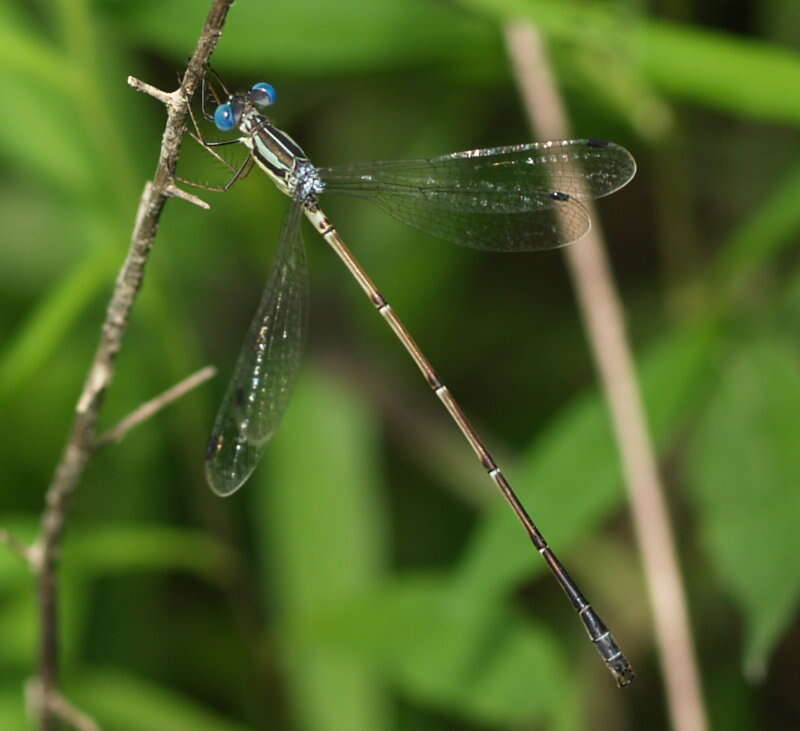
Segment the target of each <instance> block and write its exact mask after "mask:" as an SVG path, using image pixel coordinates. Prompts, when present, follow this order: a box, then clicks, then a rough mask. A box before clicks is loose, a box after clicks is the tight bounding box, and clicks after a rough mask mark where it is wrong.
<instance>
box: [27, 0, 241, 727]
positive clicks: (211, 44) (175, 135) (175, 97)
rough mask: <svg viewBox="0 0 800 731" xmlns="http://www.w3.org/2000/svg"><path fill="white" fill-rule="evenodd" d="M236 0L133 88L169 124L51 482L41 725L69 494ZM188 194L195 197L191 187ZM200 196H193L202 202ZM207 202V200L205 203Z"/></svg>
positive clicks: (92, 438)
mask: <svg viewBox="0 0 800 731" xmlns="http://www.w3.org/2000/svg"><path fill="white" fill-rule="evenodd" d="M232 3H233V0H213V2H212V4H211V9H210V11H209V14H208V17H207V18H206V22H205V25H204V26H203V30H202V32H201V34H200V37H199V39H198V42H197V46H196V48H195V51H194V53H193V55H192V57H191V59H190V60H189V64H188V66H187V68H186V72H185V73H184V75H183V79H182V80H181V84H180V87H179V88H178V89H177V90H176V91H175V92H172V93H167V92H163V91H160V90H156V89H154V88H153V87H151V86H149V85H148V84H144V83H143V82H136V81H135V80H134V81H133V82H131V81H130V80H129V83H132V85H133V86H134V88H137V89H140V90H142V91H145V92H147V93H149V94H151V95H152V96H155V97H156V98H157V99H159V100H160V101H161V102H162V103H164V104H165V105H166V107H167V123H166V125H165V127H164V134H163V136H162V140H161V152H160V155H159V159H158V165H157V166H156V171H155V175H154V177H153V180H152V182H148V183H147V184H146V185H145V188H144V192H143V193H142V197H141V200H140V202H139V209H138V212H137V214H136V221H135V224H134V228H133V233H132V237H131V244H130V248H129V250H128V255H127V257H126V259H125V262H124V263H123V265H122V268H121V269H120V271H119V273H118V275H117V280H116V284H115V286H114V290H113V292H112V295H111V300H110V302H109V304H108V308H107V310H106V317H105V321H104V322H103V325H102V329H101V336H100V343H99V345H98V348H97V351H96V353H95V356H94V359H93V360H92V364H91V366H90V368H89V372H88V375H87V377H86V381H85V383H84V386H83V390H82V391H81V394H80V397H79V398H78V404H77V407H76V414H75V419H74V421H73V424H72V428H71V431H70V434H69V437H68V439H67V443H66V447H65V448H64V452H63V454H62V456H61V460H60V462H59V464H58V466H57V467H56V470H55V474H54V476H53V479H52V481H51V483H50V486H49V487H48V489H47V494H46V497H45V508H44V512H43V515H42V524H41V533H40V537H39V542H38V546H39V548H40V550H41V575H40V580H39V606H40V610H39V611H40V627H41V644H40V654H39V680H40V682H41V693H42V698H43V699H44V701H43V703H42V713H41V716H40V729H41V730H42V731H48V730H50V729H52V728H53V722H52V718H53V715H54V714H53V708H52V705H51V703H50V699H51V698H54V697H56V693H57V681H58V678H57V675H58V583H57V578H58V556H59V548H60V545H61V538H62V534H63V531H64V523H65V520H66V516H67V509H68V505H69V501H70V498H71V497H72V495H73V493H74V492H75V490H76V489H77V487H78V485H79V483H80V480H81V478H82V476H83V473H84V470H85V469H86V466H87V464H88V463H89V461H90V459H91V458H92V455H93V454H94V452H95V450H96V448H97V422H98V418H99V414H100V408H101V406H102V402H103V397H104V395H105V392H106V390H107V389H108V386H109V384H110V383H111V380H112V378H113V376H114V371H115V369H116V358H117V355H118V354H119V351H120V349H121V347H122V341H123V338H124V335H125V332H126V330H127V326H128V320H129V318H130V314H131V310H132V308H133V305H134V303H135V301H136V296H137V294H138V292H139V289H140V288H141V286H142V281H143V278H144V272H145V266H146V264H147V260H148V257H149V254H150V250H151V248H152V246H153V241H154V239H155V236H156V231H157V229H158V222H159V219H160V217H161V212H162V210H163V208H164V204H165V202H166V200H167V198H168V197H170V196H175V195H176V190H177V189H176V188H175V186H174V182H173V180H174V176H175V169H176V166H177V163H178V156H179V149H180V144H181V140H182V138H183V135H184V133H185V131H186V119H187V114H188V112H187V109H188V104H189V99H191V97H192V95H193V94H194V92H195V90H196V88H197V86H198V84H199V83H200V80H201V78H202V76H203V74H204V73H205V69H206V66H207V64H208V60H209V58H210V56H211V53H212V51H213V50H214V48H215V47H216V45H217V42H218V41H219V38H220V36H221V34H222V28H223V26H224V24H225V19H226V17H227V14H228V10H229V9H230V6H231V4H232ZM181 197H183V198H184V199H187V200H188V199H190V198H192V199H193V198H194V196H190V194H186V195H181ZM198 201H199V199H195V200H192V202H193V203H195V204H197V203H198ZM200 204H202V202H200Z"/></svg>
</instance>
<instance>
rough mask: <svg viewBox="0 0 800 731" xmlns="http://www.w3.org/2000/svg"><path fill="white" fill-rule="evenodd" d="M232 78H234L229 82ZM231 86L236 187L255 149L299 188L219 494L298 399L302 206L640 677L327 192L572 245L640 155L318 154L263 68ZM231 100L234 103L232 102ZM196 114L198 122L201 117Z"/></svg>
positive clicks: (219, 429) (244, 361)
mask: <svg viewBox="0 0 800 731" xmlns="http://www.w3.org/2000/svg"><path fill="white" fill-rule="evenodd" d="M220 84H221V82H220ZM222 89H223V91H224V97H225V99H224V101H223V97H221V96H220V95H218V94H216V93H214V97H215V99H216V101H217V106H216V109H215V111H214V113H213V115H211V114H208V113H206V112H205V103H206V95H205V87H204V89H203V92H202V93H203V107H204V114H205V116H206V118H207V119H209V120H213V122H214V123H215V125H216V126H217V128H218V129H219V130H221V131H223V132H229V131H234V130H238V133H239V136H237V137H235V138H233V139H225V140H217V141H207V140H205V139H203V137H202V135H201V134H200V130H199V128H197V136H198V140H199V141H200V142H201V144H203V145H204V146H205V147H206V148H207V149H209V150H210V151H211V152H212V154H215V156H216V157H218V159H220V160H221V159H222V158H219V156H218V155H216V153H214V150H213V148H215V147H219V146H221V145H228V144H237V143H241V144H243V145H244V146H245V147H246V148H247V149H248V151H249V154H248V156H247V158H246V159H245V161H244V163H243V164H242V165H241V166H240V167H239V168H238V169H236V170H235V172H234V175H233V177H232V178H231V180H230V181H229V182H228V184H227V185H225V186H224V188H223V190H227V189H229V188H230V187H231V185H233V183H234V182H235V181H236V180H238V179H240V178H241V177H243V176H244V175H246V174H247V173H248V172H249V171H250V169H251V168H252V166H253V164H254V163H255V164H256V165H258V167H260V168H261V169H262V170H263V171H264V172H265V173H266V174H267V175H268V176H269V178H271V179H272V181H273V182H274V183H275V185H276V186H277V187H278V189H279V190H281V191H282V192H283V193H285V194H286V195H287V196H288V197H289V198H290V199H291V203H290V204H289V208H288V211H287V212H286V214H285V217H284V220H283V225H282V229H281V234H280V240H279V243H278V248H277V253H276V254H275V259H274V262H273V265H272V270H271V271H270V274H269V277H268V279H267V284H266V288H265V290H264V294H263V297H262V299H261V302H260V304H259V306H258V310H257V311H256V314H255V317H254V319H253V322H252V324H251V326H250V329H249V331H248V334H247V338H246V339H245V342H244V345H243V347H242V351H241V354H240V355H239V359H238V361H237V363H236V366H235V370H234V374H233V378H232V379H231V382H230V385H229V386H228V389H227V392H226V394H225V396H224V399H223V401H222V405H221V406H220V409H219V413H218V414H217V417H216V420H215V422H214V427H213V432H212V435H211V438H210V440H209V444H208V451H207V455H206V476H207V478H208V481H209V484H210V485H211V488H212V489H213V490H214V492H216V493H217V494H218V495H230V494H231V493H233V492H235V491H236V490H238V489H239V488H240V487H241V486H242V485H243V484H244V482H245V481H246V480H247V479H248V477H249V476H250V475H251V473H252V472H253V470H254V469H255V467H256V464H257V463H258V461H259V459H260V457H261V454H262V452H263V450H264V446H265V445H266V443H267V442H268V441H269V440H270V438H271V437H272V435H273V434H274V432H275V430H276V429H277V427H278V424H279V422H280V420H281V417H282V415H283V413H284V411H285V410H286V407H287V405H288V403H289V397H290V394H291V391H292V387H293V385H294V382H295V379H296V376H297V373H298V370H299V366H300V356H301V351H302V346H303V341H304V331H305V324H306V310H307V299H308V274H307V269H306V257H305V249H304V246H303V240H302V237H301V232H300V223H301V219H302V216H303V215H305V217H306V218H307V219H308V220H309V221H310V222H311V224H312V225H313V226H314V228H315V229H316V230H317V232H318V233H319V234H320V235H321V236H322V238H323V239H324V240H325V241H326V242H327V244H328V245H329V246H330V247H331V248H332V249H333V251H334V252H335V253H336V255H337V256H338V257H339V258H340V259H341V261H342V263H343V264H344V265H345V266H346V267H347V269H348V271H349V272H350V274H352V275H353V277H354V278H355V280H356V282H357V283H358V285H359V286H360V287H361V289H362V290H364V292H365V294H366V295H367V297H368V298H369V300H370V302H371V303H372V305H373V307H375V309H376V310H377V311H378V313H379V314H380V315H381V316H382V317H383V318H384V320H386V322H387V323H388V325H389V327H390V328H391V329H392V331H393V332H394V334H395V335H396V336H397V338H398V339H399V340H400V342H401V343H402V344H403V347H405V349H406V350H407V351H408V354H409V355H410V356H411V358H412V359H413V360H414V362H415V363H416V364H417V367H418V368H419V369H420V371H422V375H423V376H424V377H425V380H426V381H427V382H428V385H429V386H430V388H431V389H432V390H433V392H434V393H435V394H436V396H437V397H438V398H439V400H440V401H441V402H442V404H443V405H444V407H445V409H447V412H448V413H449V414H450V416H451V417H452V419H453V421H454V422H455V423H456V425H457V426H458V428H459V429H460V430H461V432H462V434H463V435H464V437H465V438H466V440H467V442H468V443H469V445H470V447H472V450H473V451H474V452H475V455H476V456H477V457H478V459H479V460H480V463H481V465H483V468H484V469H485V470H486V472H487V474H488V475H489V477H490V478H491V480H492V481H493V482H494V483H495V485H496V486H497V488H498V489H499V490H500V493H501V494H502V496H503V497H504V498H505V500H506V502H507V503H508V504H509V506H510V507H511V509H512V510H513V511H514V513H515V515H516V516H517V518H518V519H519V521H520V522H521V523H522V526H523V528H524V529H525V531H526V532H527V534H528V536H529V538H530V540H531V542H532V543H533V545H534V546H535V547H536V550H537V551H538V552H539V554H540V555H541V556H542V558H543V559H544V561H545V562H546V563H547V565H548V567H549V568H550V570H551V572H552V574H553V576H554V577H555V579H556V581H557V582H558V583H559V585H560V586H561V588H562V589H563V590H564V592H565V593H566V595H567V597H568V598H569V600H570V602H571V603H572V606H573V607H574V608H575V610H576V611H577V612H578V615H579V616H580V618H581V620H582V622H583V624H584V626H585V628H586V630H587V632H588V633H589V637H590V638H591V640H592V642H593V643H594V645H595V647H596V648H597V651H598V652H599V653H600V656H601V657H602V659H603V662H605V664H606V666H607V667H608V669H609V670H610V671H611V673H612V675H613V676H614V678H615V679H616V681H617V683H618V684H619V685H620V686H623V685H628V684H629V683H630V682H631V681H632V680H633V671H632V670H631V666H630V664H629V662H628V660H627V659H626V657H625V655H623V653H622V651H621V650H620V649H619V646H618V645H617V643H616V642H615V640H614V638H613V637H612V636H611V633H610V632H609V631H608V629H607V628H606V626H605V624H604V623H603V621H602V620H601V619H600V617H599V616H598V614H597V613H596V612H595V611H594V609H592V607H591V605H590V604H589V602H588V601H587V600H586V598H585V597H584V595H583V593H582V592H581V590H580V589H579V588H578V586H577V584H576V583H575V582H574V581H573V580H572V579H571V578H570V576H569V574H568V573H567V571H566V569H565V568H564V566H563V565H562V564H561V562H560V561H559V560H558V558H556V555H555V553H553V550H552V549H551V548H550V547H549V546H548V544H547V542H546V541H545V539H544V536H543V535H542V534H541V533H540V532H539V529H538V528H537V527H536V525H535V524H534V522H533V520H532V519H531V517H530V515H529V514H528V512H527V511H526V509H525V507H524V506H523V505H522V503H521V502H520V500H519V498H518V497H517V495H516V493H515V492H514V490H513V489H512V488H511V485H510V484H509V482H508V480H507V479H506V477H505V475H504V474H503V472H502V471H501V470H500V468H499V467H498V466H497V463H496V462H495V461H494V459H493V458H492V455H491V454H490V453H489V450H488V449H487V448H486V446H485V445H484V443H483V441H482V440H481V438H480V436H478V434H477V432H476V431H475V429H474V428H473V427H472V425H471V424H470V422H469V421H468V420H467V417H466V416H465V415H464V412H463V411H462V410H461V407H460V406H459V405H458V403H457V402H456V400H455V398H454V397H453V395H452V394H451V393H450V391H449V390H448V388H447V386H445V385H444V383H443V382H442V381H441V379H440V378H439V376H438V375H437V374H436V372H435V371H434V369H433V366H432V365H431V364H430V362H429V361H428V359H427V358H426V357H425V355H424V354H423V353H422V351H421V350H420V348H419V346H418V345H417V343H416V342H415V341H414V339H413V338H412V336H411V334H410V333H409V331H408V330H407V329H406V327H405V325H404V324H403V323H402V322H401V321H400V319H399V318H398V316H397V315H396V314H395V313H394V310H392V308H391V306H390V305H389V303H388V302H387V301H386V298H385V297H384V296H383V295H382V294H381V293H380V292H379V291H378V289H377V287H376V286H375V284H374V283H373V281H372V280H371V279H370V277H369V275H368V274H367V273H366V272H365V271H364V269H363V268H362V267H361V265H360V264H359V263H358V261H357V260H356V259H355V257H354V256H353V254H352V253H351V252H350V250H349V249H348V248H347V246H346V245H345V243H344V241H343V240H342V238H341V236H340V235H339V234H338V232H337V231H336V229H335V228H334V226H333V224H332V223H331V222H330V220H329V219H328V218H327V216H326V215H325V214H324V213H323V211H322V209H321V208H320V202H319V201H320V198H321V196H323V195H327V194H328V193H331V194H333V193H343V194H347V195H351V196H356V197H360V198H366V199H368V200H371V201H373V202H374V203H376V204H377V205H378V206H380V207H381V208H382V209H383V210H384V211H386V212H387V213H389V214H390V215H391V216H394V217H395V218H396V219H398V220H400V221H402V222H403V223H406V224H409V225H410V226H414V227H416V228H418V229H420V230H421V231H424V232H426V233H428V234H431V235H433V236H436V237H439V238H442V239H445V240H447V241H451V242H453V243H456V244H462V245H464V246H470V247H473V248H477V249H484V250H489V251H535V250H543V249H552V248H556V247H558V246H563V245H565V244H568V243H570V242H572V241H575V240H576V239H579V238H580V237H581V236H583V235H584V234H585V233H586V232H587V231H588V230H589V227H590V225H591V222H590V219H589V214H588V212H587V210H586V208H585V207H584V206H583V204H582V203H581V201H582V200H590V199H594V198H601V197H603V196H606V195H609V194H611V193H613V192H615V191H616V190H619V189H620V188H622V187H623V186H624V185H626V184H627V183H628V182H629V181H630V180H631V178H632V177H633V176H634V174H635V172H636V163H635V162H634V159H633V157H632V156H631V154H630V153H629V152H628V151H627V150H625V149H624V148H623V147H620V146H619V145H616V144H614V143H612V142H603V141H599V140H591V139H581V140H564V141H559V142H534V143H530V144H523V145H513V146H510V147H492V148H488V149H484V150H470V151H467V152H456V153H453V154H451V155H444V156H442V157H434V158H428V159H420V160H395V161H381V162H368V163H359V164H353V165H345V166H341V167H328V168H323V167H316V166H315V165H314V164H312V163H311V162H310V161H309V159H308V158H307V157H306V155H305V153H304V152H303V150H302V149H301V148H300V146H299V145H298V144H297V143H296V142H295V141H294V140H293V139H292V138H291V137H290V136H289V135H288V134H286V132H283V131H282V130H280V129H278V128H276V127H275V126H274V125H273V124H272V123H271V122H270V121H269V120H268V119H267V118H266V117H265V116H264V115H263V114H262V112H261V110H262V109H264V108H265V107H267V106H269V105H271V104H273V103H274V102H275V98H276V94H275V90H274V88H273V87H272V86H271V85H269V84H267V83H264V82H261V83H258V84H255V85H253V86H252V87H251V88H250V90H249V91H247V92H245V93H237V94H229V93H228V91H227V90H226V89H225V88H224V86H222ZM220 102H221V103H220ZM195 127H197V125H195Z"/></svg>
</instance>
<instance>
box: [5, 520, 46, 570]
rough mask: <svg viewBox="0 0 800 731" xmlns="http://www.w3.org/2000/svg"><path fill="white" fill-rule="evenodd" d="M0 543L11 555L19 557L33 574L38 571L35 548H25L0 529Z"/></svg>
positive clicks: (38, 561) (38, 563)
mask: <svg viewBox="0 0 800 731" xmlns="http://www.w3.org/2000/svg"><path fill="white" fill-rule="evenodd" d="M0 543H2V544H3V545H4V546H6V548H8V550H9V551H11V553H14V554H16V555H17V556H19V557H20V558H21V559H22V560H23V561H24V562H25V563H26V564H28V566H29V567H30V568H31V570H32V571H33V572H34V573H36V572H38V571H39V565H40V560H39V552H38V551H37V550H36V547H35V546H26V545H25V544H24V543H23V542H22V541H21V540H19V539H18V538H16V537H15V536H13V535H12V534H11V533H10V532H9V531H7V530H5V529H2V528H0Z"/></svg>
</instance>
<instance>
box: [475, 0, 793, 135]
mask: <svg viewBox="0 0 800 731" xmlns="http://www.w3.org/2000/svg"><path fill="white" fill-rule="evenodd" d="M462 4H464V5H465V6H468V7H471V8H474V9H476V10H481V11H483V12H487V13H491V14H492V15H494V17H495V18H496V19H497V20H498V21H499V22H504V21H506V20H509V19H512V18H525V19H528V20H530V21H532V22H534V23H536V24H538V26H539V27H540V28H541V30H542V31H543V32H544V33H545V34H546V35H548V36H550V37H551V38H553V39H555V40H558V41H561V42H568V43H576V44H578V45H586V44H589V45H592V46H595V47H600V48H605V49H606V50H608V51H609V52H612V54H613V55H618V54H619V53H623V54H627V55H628V59H629V62H630V64H632V65H638V68H639V71H640V73H641V74H642V76H643V77H644V78H645V79H647V80H648V81H649V82H650V83H651V84H652V85H653V86H654V87H655V88H656V89H659V90H661V91H662V92H664V93H665V94H668V95H671V96H673V97H675V98H679V99H683V100H685V101H691V102H694V103H696V104H700V105H703V106H707V107H712V108H715V109H721V110H724V111H726V112H732V113H735V114H740V115H743V116H747V117H753V118H757V119H762V120H769V121H772V122H785V123H791V124H795V125H796V124H800V96H798V95H797V94H793V93H791V91H790V90H793V89H797V88H800V53H798V52H797V51H795V50H792V49H790V48H786V47H782V46H778V45H774V44H770V43H766V42H763V41H754V40H751V39H746V38H741V37H736V36H734V35H729V34H724V33H719V32H714V31H711V30H697V29H695V28H691V27H689V26H684V25H679V24H675V23H668V22H666V21H663V20H656V19H649V18H647V17H644V16H636V15H634V14H633V13H625V12H620V8H619V7H618V5H617V4H614V3H605V2H565V1H564V0H557V1H556V0H462Z"/></svg>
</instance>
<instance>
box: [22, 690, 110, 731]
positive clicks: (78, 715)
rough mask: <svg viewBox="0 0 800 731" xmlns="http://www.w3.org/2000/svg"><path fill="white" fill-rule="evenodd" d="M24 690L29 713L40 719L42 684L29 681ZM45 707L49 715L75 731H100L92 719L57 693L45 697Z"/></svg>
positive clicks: (43, 698)
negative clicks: (75, 730)
mask: <svg viewBox="0 0 800 731" xmlns="http://www.w3.org/2000/svg"><path fill="white" fill-rule="evenodd" d="M25 690H26V703H27V706H28V709H29V711H32V712H33V715H36V716H39V717H40V718H41V717H42V715H43V714H44V709H45V696H44V693H43V692H42V684H41V682H40V681H39V678H32V679H31V680H29V681H28V683H27V687H26V689H25ZM46 707H47V710H48V711H49V712H50V713H52V714H53V715H55V716H56V717H57V718H60V719H61V720H62V721H64V722H65V723H68V724H69V725H70V726H72V728H74V729H77V731H100V726H98V725H97V723H96V722H95V721H94V719H92V718H90V717H89V716H87V715H86V714H85V713H84V712H83V711H81V710H80V709H78V708H76V707H75V706H73V705H72V704H71V703H70V702H69V701H68V700H67V699H66V698H64V696H62V695H61V693H59V692H58V691H50V693H49V695H48V696H47V702H46Z"/></svg>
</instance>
